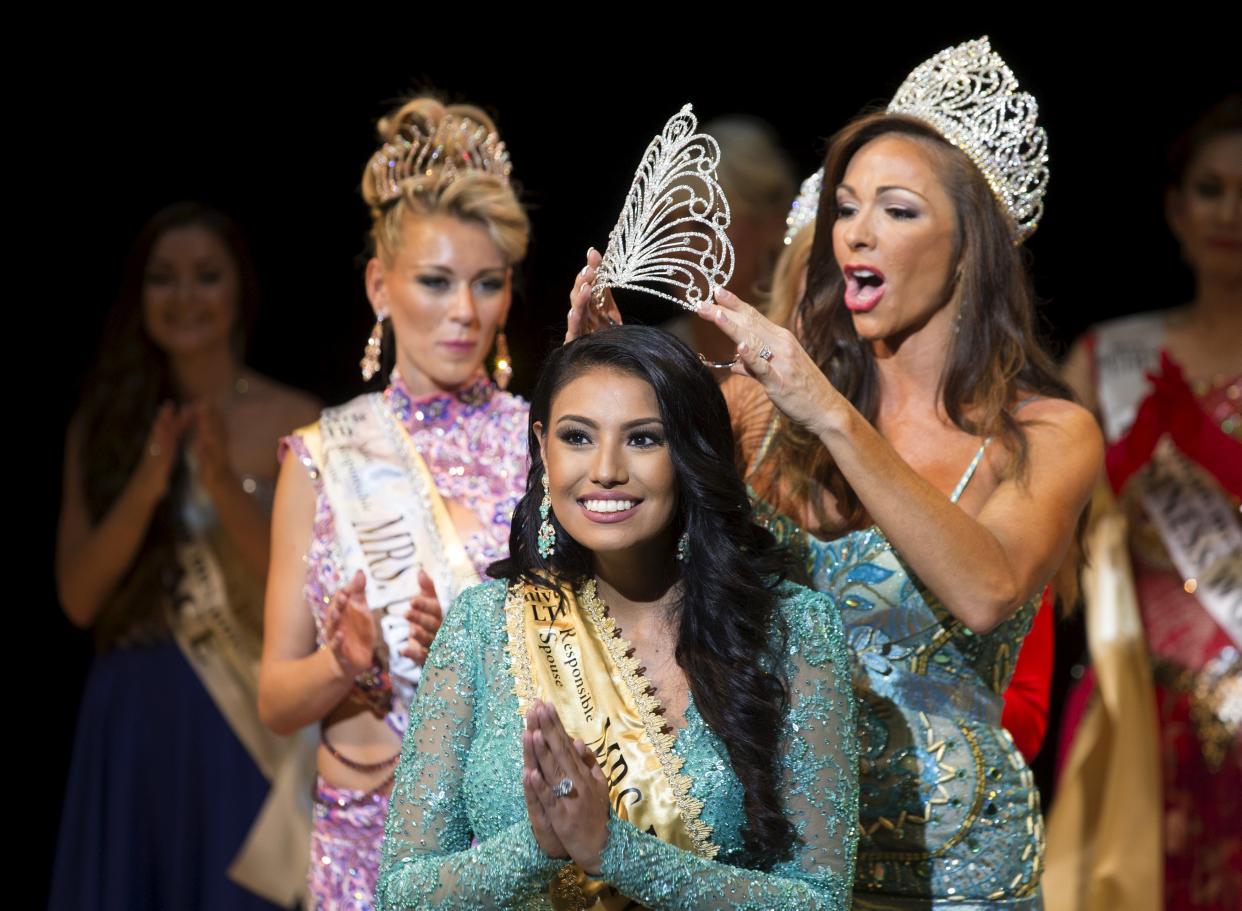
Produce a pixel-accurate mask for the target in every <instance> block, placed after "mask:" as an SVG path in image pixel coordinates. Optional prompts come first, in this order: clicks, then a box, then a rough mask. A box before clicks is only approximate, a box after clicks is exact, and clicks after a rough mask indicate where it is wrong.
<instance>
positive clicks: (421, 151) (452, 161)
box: [370, 114, 513, 204]
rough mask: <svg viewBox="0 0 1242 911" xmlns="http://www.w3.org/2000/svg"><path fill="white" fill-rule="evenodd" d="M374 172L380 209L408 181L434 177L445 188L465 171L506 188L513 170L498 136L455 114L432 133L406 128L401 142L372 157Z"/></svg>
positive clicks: (382, 147) (383, 148)
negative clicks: (490, 176)
mask: <svg viewBox="0 0 1242 911" xmlns="http://www.w3.org/2000/svg"><path fill="white" fill-rule="evenodd" d="M370 167H371V171H372V173H373V174H374V176H375V187H376V190H377V192H378V194H379V200H380V203H381V204H383V203H386V202H389V201H391V200H394V199H396V198H397V197H398V196H400V195H401V194H402V192H403V190H402V188H401V185H402V182H403V181H405V180H406V179H407V178H410V177H418V176H425V177H433V176H434V177H435V178H436V184H437V185H438V186H443V185H445V184H448V183H451V182H452V181H454V180H456V179H457V178H458V177H459V176H461V174H462V173H463V172H465V171H482V172H484V173H486V174H495V175H496V176H497V177H499V178H500V179H501V180H503V181H504V182H505V183H506V184H507V183H508V182H509V174H510V172H511V171H512V170H513V166H512V165H510V164H509V150H508V149H506V148H505V144H504V143H503V142H502V141H501V139H500V137H499V136H497V135H496V133H495V132H494V131H492V130H489V129H488V128H487V127H485V126H483V124H481V123H479V122H477V121H475V120H472V119H471V118H469V117H459V116H457V115H456V114H445V115H444V117H443V118H441V120H440V122H439V124H437V125H436V128H435V129H434V130H432V131H431V132H430V133H428V132H426V131H425V130H423V129H422V128H421V127H420V126H418V125H417V124H413V123H411V124H405V125H404V126H402V128H401V133H400V136H399V137H397V138H395V139H393V140H391V141H389V142H386V143H384V144H383V145H382V146H380V148H379V150H378V151H377V152H376V153H375V154H374V155H372V156H371V161H370Z"/></svg>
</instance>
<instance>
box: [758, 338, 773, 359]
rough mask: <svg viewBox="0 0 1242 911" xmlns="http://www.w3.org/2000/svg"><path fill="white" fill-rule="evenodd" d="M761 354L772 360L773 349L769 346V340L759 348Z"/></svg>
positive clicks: (762, 356) (764, 357)
mask: <svg viewBox="0 0 1242 911" xmlns="http://www.w3.org/2000/svg"><path fill="white" fill-rule="evenodd" d="M759 356H760V357H761V358H763V359H764V360H765V361H770V360H772V349H771V348H769V347H768V343H767V342H764V343H763V347H762V348H760V349H759Z"/></svg>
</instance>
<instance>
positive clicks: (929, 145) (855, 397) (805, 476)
mask: <svg viewBox="0 0 1242 911" xmlns="http://www.w3.org/2000/svg"><path fill="white" fill-rule="evenodd" d="M892 134H897V135H900V136H904V137H908V138H911V139H913V140H914V141H915V142H917V143H919V144H920V145H921V146H922V147H923V148H925V149H927V150H928V151H929V152H930V153H931V154H932V155H933V159H934V161H935V162H936V165H937V168H938V170H939V172H940V177H941V179H942V180H943V182H944V186H945V188H946V190H947V191H948V194H949V197H950V198H951V199H952V200H953V205H954V209H955V210H956V213H957V236H956V238H955V252H954V259H955V261H956V263H957V264H958V269H957V272H956V274H957V277H956V279H954V280H953V282H952V284H951V285H950V287H948V288H946V289H945V295H946V298H947V299H949V300H952V299H954V298H956V299H957V300H958V301H959V303H960V307H961V310H960V312H961V320H960V322H959V324H958V325H959V330H958V332H957V334H956V335H955V336H954V337H953V341H952V343H951V347H950V349H949V355H948V358H947V359H946V361H945V367H944V372H943V374H942V375H941V377H940V395H941V399H942V401H943V402H944V407H945V411H946V412H947V413H948V416H949V419H950V420H951V421H952V422H953V423H954V424H955V425H956V426H958V427H959V428H961V429H962V430H964V431H966V432H967V433H969V434H972V435H975V436H992V437H995V438H996V440H997V442H999V443H1001V444H1002V445H1004V446H1005V447H1006V448H1007V449H1008V451H1009V452H1011V453H1012V458H1011V461H1010V466H1009V469H1008V470H1009V472H1011V473H1012V474H1013V475H1014V476H1016V477H1019V478H1020V477H1023V476H1024V474H1025V471H1026V467H1027V461H1026V460H1027V440H1026V434H1025V432H1024V430H1023V427H1022V422H1021V421H1019V420H1018V419H1017V417H1015V415H1014V413H1013V406H1014V405H1015V403H1016V402H1017V401H1018V400H1019V399H1021V398H1023V397H1027V396H1033V395H1039V396H1053V397H1056V398H1063V399H1070V400H1072V399H1073V398H1074V396H1073V393H1072V392H1071V391H1070V389H1069V386H1067V385H1066V384H1065V382H1064V381H1063V380H1062V379H1061V378H1060V375H1059V374H1058V372H1057V369H1056V365H1055V364H1054V363H1053V361H1052V358H1051V357H1049V355H1048V354H1047V352H1046V351H1045V350H1044V348H1043V347H1042V345H1041V344H1040V342H1039V340H1038V337H1037V333H1036V329H1035V299H1034V292H1033V291H1032V288H1031V283H1030V278H1029V276H1028V272H1027V264H1026V262H1025V260H1024V250H1023V249H1022V248H1020V247H1018V246H1015V244H1014V242H1013V236H1014V232H1013V225H1012V224H1011V223H1010V221H1009V217H1008V215H1007V214H1006V213H1005V212H1004V211H1003V210H1002V209H1001V207H1000V205H999V204H998V203H997V201H996V198H995V197H994V196H993V194H992V191H991V189H990V188H989V186H988V183H987V181H986V180H985V179H984V177H983V174H982V172H981V171H980V170H979V169H978V168H977V167H976V166H975V165H974V163H973V162H971V161H970V159H969V158H967V157H966V155H965V154H964V153H962V152H961V151H960V150H958V149H956V148H954V147H953V146H951V145H950V144H949V143H947V142H946V141H945V140H944V139H943V138H941V136H940V134H939V133H937V132H936V131H935V130H934V129H932V128H931V127H930V126H928V125H927V124H925V123H923V122H922V121H919V120H916V119H914V118H911V117H905V116H901V115H896V114H887V113H875V114H865V115H863V116H862V117H859V118H858V119H856V120H854V121H853V122H852V123H850V124H848V125H847V126H846V127H845V128H843V129H842V130H841V131H840V132H839V133H837V134H836V135H835V136H834V137H833V138H832V140H831V142H830V144H829V148H828V153H827V157H826V159H825V162H824V190H823V192H822V193H821V194H820V199H819V210H818V212H817V214H816V219H815V241H814V245H813V246H812V248H811V258H810V263H809V266H808V272H807V286H806V294H805V296H804V297H803V299H802V300H801V301H800V302H799V304H798V314H799V327H800V334H801V338H800V339H799V341H800V342H801V344H802V346H803V347H804V348H805V349H806V351H807V353H808V354H809V355H810V356H811V358H812V359H813V360H814V361H815V363H816V364H817V365H818V366H819V368H820V369H821V370H822V371H823V372H824V375H825V376H827V377H828V379H829V380H830V381H831V382H832V384H833V386H835V387H836V388H837V389H838V390H840V392H841V394H842V395H844V396H845V397H846V398H847V399H849V401H850V402H851V403H852V404H853V405H854V407H855V408H857V409H858V411H859V412H860V413H861V414H862V415H863V417H865V418H866V419H867V420H868V421H870V422H872V423H874V422H875V420H876V417H877V415H878V412H879V406H880V384H879V374H878V372H877V370H876V366H875V356H874V354H873V353H872V349H871V344H870V342H868V341H866V340H864V339H861V338H859V337H858V334H857V333H856V332H855V331H854V324H853V320H852V317H851V315H850V311H849V310H848V309H847V308H846V307H845V281H844V277H843V276H842V274H841V268H840V266H839V264H838V263H837V261H836V256H835V254H834V253H833V247H832V229H833V224H834V223H835V222H836V220H837V216H838V210H837V199H836V187H837V186H838V185H839V184H840V183H841V181H842V179H843V178H844V176H845V170H846V168H847V167H848V165H849V163H850V160H851V159H852V158H853V157H854V155H855V154H856V153H857V152H858V151H859V149H861V148H862V147H863V146H864V145H866V144H867V143H868V142H870V141H871V140H873V139H876V138H878V137H880V136H884V135H892ZM769 451H770V452H773V453H779V454H780V457H781V459H782V461H781V466H780V467H781V476H782V478H783V480H786V481H789V482H791V483H792V485H793V486H792V492H793V494H794V496H795V497H796V499H797V500H798V501H799V502H808V501H809V502H810V503H812V504H813V507H814V508H815V509H816V510H817V514H816V521H817V523H818V524H819V526H820V527H821V528H834V527H836V526H838V525H839V524H840V523H838V522H833V521H832V520H831V519H830V518H829V517H828V516H827V515H826V514H825V512H824V510H823V507H822V503H821V498H820V497H818V496H814V495H813V491H814V489H816V488H820V489H827V490H828V491H829V492H830V493H831V494H832V495H833V497H834V499H835V500H836V504H837V509H838V511H839V512H840V514H841V517H842V518H843V519H844V522H845V527H849V526H851V525H854V524H856V523H858V522H859V521H860V520H861V518H862V513H863V508H862V504H861V503H860V502H859V499H858V496H857V494H855V493H854V491H853V489H852V488H851V487H850V486H849V484H848V483H847V482H846V480H845V478H844V476H842V474H841V471H840V469H839V468H838V467H837V466H836V464H835V462H834V461H833V459H832V457H831V456H830V455H829V453H828V450H827V449H826V448H825V447H824V445H823V444H822V443H821V442H820V440H819V439H818V438H816V437H813V436H812V435H810V434H808V433H806V432H805V431H803V430H801V429H800V428H799V427H797V426H793V425H792V424H791V423H790V422H784V421H783V422H781V428H780V431H779V433H778V436H777V438H776V440H775V441H774V442H773V444H772V445H771V447H770V450H769Z"/></svg>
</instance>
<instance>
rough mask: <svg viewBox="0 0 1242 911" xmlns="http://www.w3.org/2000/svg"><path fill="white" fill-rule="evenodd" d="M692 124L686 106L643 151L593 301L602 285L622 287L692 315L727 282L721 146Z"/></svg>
mask: <svg viewBox="0 0 1242 911" xmlns="http://www.w3.org/2000/svg"><path fill="white" fill-rule="evenodd" d="M698 125H699V122H698V120H697V119H696V118H695V116H694V112H693V110H691V107H690V105H688V104H687V105H686V106H685V107H683V108H682V109H681V110H680V111H678V112H677V113H676V114H674V115H673V117H672V118H670V119H669V121H668V123H666V124H665V125H664V130H663V131H662V132H661V133H660V135H658V136H656V137H655V138H654V139H652V140H651V143H650V144H649V145H648V146H647V151H646V152H644V153H643V158H642V161H641V162H640V163H639V166H638V172H637V173H636V174H635V175H634V182H633V183H632V184H631V185H630V192H629V195H628V196H626V199H625V206H624V207H623V208H622V210H621V217H620V219H619V220H618V221H617V224H616V227H614V228H613V229H612V233H610V234H609V235H608V249H606V250H605V251H604V258H603V261H602V262H601V263H600V265H599V268H598V269H597V270H596V278H595V294H596V296H597V299H598V298H601V297H602V295H603V293H604V289H605V288H629V289H631V290H633V291H643V292H645V293H647V294H655V295H657V296H659V297H663V298H665V299H666V300H671V301H673V303H676V304H680V305H681V306H683V307H685V308H686V309H687V310H698V309H699V307H700V306H702V305H703V304H704V303H708V302H710V301H711V300H712V297H713V296H714V295H715V293H716V290H717V289H718V288H723V287H724V286H725V285H727V284H728V283H729V279H730V278H732V277H733V244H732V243H731V242H730V241H729V236H728V234H726V233H725V229H726V228H728V227H729V222H730V215H729V201H728V200H727V199H725V195H724V191H723V190H722V189H721V188H720V184H719V182H717V180H716V166H717V165H718V164H720V146H719V145H718V144H717V142H716V140H715V139H713V138H712V137H711V136H708V135H707V134H706V133H697V132H695V131H696V130H697V129H698ZM653 285H654V286H656V287H652V286H653ZM659 286H667V287H671V288H675V289H677V291H678V292H680V293H679V294H674V293H670V292H669V291H665V290H661V288H660V287H659Z"/></svg>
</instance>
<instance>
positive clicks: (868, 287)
mask: <svg viewBox="0 0 1242 911" xmlns="http://www.w3.org/2000/svg"><path fill="white" fill-rule="evenodd" d="M841 271H842V273H843V274H844V275H845V306H847V307H849V308H850V309H851V310H854V311H856V312H857V311H866V310H870V309H872V308H873V307H875V305H876V304H878V303H879V302H880V298H882V297H883V296H884V291H885V288H886V280H885V278H884V273H883V272H881V271H880V270H879V269H873V268H871V267H870V266H846V267H845V268H844V269H842V270H841Z"/></svg>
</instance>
